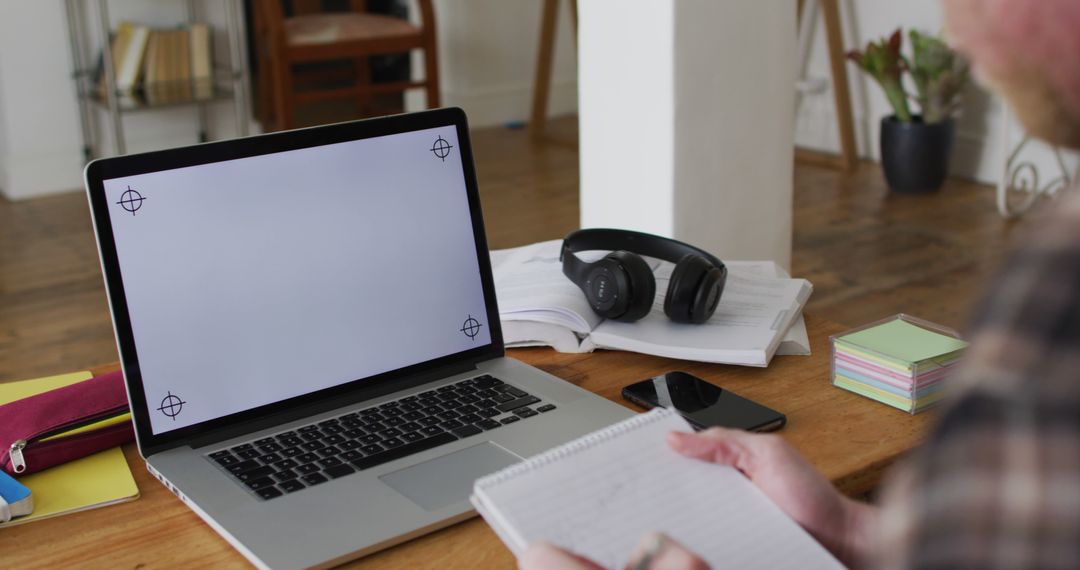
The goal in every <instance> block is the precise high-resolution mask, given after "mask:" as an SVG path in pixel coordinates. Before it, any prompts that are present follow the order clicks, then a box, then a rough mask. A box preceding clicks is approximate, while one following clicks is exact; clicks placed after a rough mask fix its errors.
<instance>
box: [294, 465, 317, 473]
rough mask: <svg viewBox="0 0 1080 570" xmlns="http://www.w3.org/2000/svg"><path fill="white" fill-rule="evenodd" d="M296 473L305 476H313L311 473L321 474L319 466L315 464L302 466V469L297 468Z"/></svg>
mask: <svg viewBox="0 0 1080 570" xmlns="http://www.w3.org/2000/svg"><path fill="white" fill-rule="evenodd" d="M296 472H297V473H302V474H304V475H308V474H311V473H318V472H319V466H318V465H315V464H314V463H309V464H307V465H301V466H300V467H297V468H296Z"/></svg>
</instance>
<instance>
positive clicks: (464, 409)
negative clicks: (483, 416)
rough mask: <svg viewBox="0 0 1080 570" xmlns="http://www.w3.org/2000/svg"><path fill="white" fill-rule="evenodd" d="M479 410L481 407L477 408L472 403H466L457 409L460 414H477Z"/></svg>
mask: <svg viewBox="0 0 1080 570" xmlns="http://www.w3.org/2000/svg"><path fill="white" fill-rule="evenodd" d="M478 411H480V408H477V407H476V406H474V405H472V404H465V405H464V406H461V407H459V408H458V409H457V413H459V414H475V413H476V412H478Z"/></svg>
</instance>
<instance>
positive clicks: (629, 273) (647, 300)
mask: <svg viewBox="0 0 1080 570" xmlns="http://www.w3.org/2000/svg"><path fill="white" fill-rule="evenodd" d="M604 259H607V260H612V261H614V262H615V263H617V264H618V265H619V267H620V268H621V269H622V270H623V271H624V272H625V274H626V277H627V288H626V289H620V291H619V295H620V296H621V297H622V298H623V299H625V300H626V311H625V312H624V313H623V314H621V315H619V316H617V317H611V318H613V319H615V320H617V321H623V322H633V321H636V320H638V319H640V318H642V317H644V316H645V315H647V314H649V310H650V309H652V303H653V299H654V298H655V297H656V278H655V277H653V273H652V269H651V268H649V264H648V263H645V260H644V259H641V256H639V255H638V254H636V253H631V252H629V251H613V252H611V253H609V254H607V256H606V257H605V258H604Z"/></svg>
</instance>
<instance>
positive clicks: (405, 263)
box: [85, 109, 632, 568]
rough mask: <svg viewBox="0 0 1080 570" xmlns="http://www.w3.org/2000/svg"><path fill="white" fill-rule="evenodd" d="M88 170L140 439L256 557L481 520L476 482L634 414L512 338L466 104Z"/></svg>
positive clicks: (328, 557)
mask: <svg viewBox="0 0 1080 570" xmlns="http://www.w3.org/2000/svg"><path fill="white" fill-rule="evenodd" d="M85 177H86V188H87V193H88V195H89V200H90V206H91V210H92V215H93V221H94V228H95V232H96V234H97V240H98V247H99V252H100V254H101V262H102V269H103V272H104V276H105V285H106V289H107V291H108V297H109V304H110V308H111V312H112V317H113V325H114V327H115V330H116V338H117V344H118V348H119V352H120V358H121V363H122V366H123V371H124V377H125V381H126V385H127V391H128V397H129V400H130V402H131V409H132V416H133V419H134V424H135V433H136V436H137V441H138V446H139V452H140V453H141V454H142V456H143V457H144V458H145V459H146V465H147V468H148V469H149V471H150V472H151V473H152V474H153V475H154V476H155V477H157V478H158V479H159V480H160V481H161V482H162V483H163V484H164V485H165V486H166V487H168V488H169V490H171V491H172V492H173V493H174V494H176V496H178V497H179V498H180V499H181V500H182V501H183V502H184V503H185V504H187V505H188V506H189V507H190V508H191V509H192V510H193V511H195V512H196V513H197V514H198V515H199V516H200V517H202V519H203V520H204V521H206V523H207V524H209V525H210V526H211V527H212V528H213V529H214V530H215V531H217V532H218V533H220V534H221V535H222V536H223V537H224V538H225V539H226V540H227V541H229V543H230V544H232V545H233V546H234V547H235V548H236V549H237V550H239V551H240V552H241V553H242V554H243V555H244V556H245V557H247V558H248V560H250V561H251V562H252V563H253V564H255V565H256V566H259V567H266V568H306V567H320V566H329V565H334V564H338V563H341V562H344V561H346V560H349V559H352V558H356V557H359V556H363V555H365V554H368V553H371V552H375V551H377V550H380V549H383V548H387V547H389V546H392V545H394V544H397V543H400V542H403V541H405V540H408V539H410V538H413V537H416V536H419V535H421V534H424V533H428V532H431V531H434V530H436V529H439V528H441V527H445V526H447V525H450V524H453V523H455V522H457V521H461V520H463V519H466V518H469V517H471V516H473V515H474V514H475V513H474V511H473V510H472V508H471V507H470V505H469V502H468V495H469V492H470V490H471V488H472V483H473V481H474V480H475V479H476V478H477V477H480V476H482V475H485V474H488V473H491V472H493V471H496V470H498V469H501V468H503V467H506V466H508V465H511V464H513V463H516V462H518V461H519V460H521V459H522V458H524V457H528V456H530V455H533V454H536V453H538V452H540V451H543V450H546V449H548V448H551V447H553V446H556V445H558V444H560V443H563V442H566V441H568V440H570V439H573V438H575V437H578V436H581V435H583V434H586V433H588V432H591V431H594V430H596V429H598V428H601V427H603V426H606V425H609V424H611V423H614V422H616V421H618V420H621V419H623V418H625V417H627V416H630V415H631V414H632V413H631V412H630V411H629V410H627V409H626V408H623V407H622V406H619V405H617V404H615V403H612V402H609V401H607V400H605V399H603V398H601V397H599V396H596V395H594V394H592V393H590V392H587V391H585V390H583V389H581V388H578V387H576V386H574V385H572V384H569V383H567V382H565V381H563V380H560V379H559V378H556V377H554V376H552V375H550V374H547V373H545V372H543V371H541V370H538V369H536V368H534V367H531V366H528V365H526V364H523V363H521V362H519V361H516V360H514V359H512V358H509V357H507V356H506V353H505V350H504V346H503V337H502V331H501V328H500V324H499V312H498V308H497V306H496V299H495V290H494V285H493V279H492V273H491V265H490V261H489V259H488V249H487V243H486V239H485V236H484V224H483V220H482V218H481V215H480V199H479V195H478V193H477V185H476V175H475V172H474V169H473V161H472V151H471V149H470V146H469V135H468V126H467V124H466V119H465V114H464V113H463V112H462V111H461V110H460V109H440V110H434V111H427V112H422V113H415V114H407V115H400V116H395V117H388V118H380V119H372V120H365V121H356V122H349V123H341V124H335V125H329V126H322V127H314V128H309V129H301V130H296V131H290V132H283V133H275V134H268V135H261V136H255V137H249V138H244V139H239V140H231V141H224V142H214V143H208V144H201V145H196V146H191V147H187V148H179V149H172V150H164V151H159V152H151V153H146V154H136V155H128V156H121V157H115V158H107V159H101V160H96V161H94V162H92V163H90V164H89V165H88V166H87V167H86V172H85Z"/></svg>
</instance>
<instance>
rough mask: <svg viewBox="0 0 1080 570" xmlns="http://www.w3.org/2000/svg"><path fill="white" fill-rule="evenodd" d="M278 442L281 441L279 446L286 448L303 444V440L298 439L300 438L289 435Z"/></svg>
mask: <svg viewBox="0 0 1080 570" xmlns="http://www.w3.org/2000/svg"><path fill="white" fill-rule="evenodd" d="M280 441H281V445H285V446H288V447H293V446H296V445H300V444H301V443H304V440H302V439H300V437H298V436H295V435H291V436H289V437H283V438H281V440H280Z"/></svg>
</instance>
